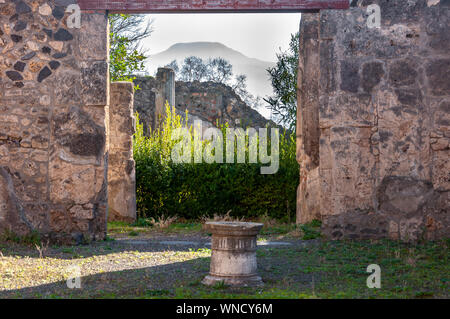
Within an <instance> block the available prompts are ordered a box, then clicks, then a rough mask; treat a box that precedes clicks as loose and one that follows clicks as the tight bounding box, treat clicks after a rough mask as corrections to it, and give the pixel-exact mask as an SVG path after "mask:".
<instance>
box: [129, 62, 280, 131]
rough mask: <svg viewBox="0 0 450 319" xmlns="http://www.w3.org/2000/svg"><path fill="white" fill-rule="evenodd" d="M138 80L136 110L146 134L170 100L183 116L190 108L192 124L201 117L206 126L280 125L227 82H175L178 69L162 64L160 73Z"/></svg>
mask: <svg viewBox="0 0 450 319" xmlns="http://www.w3.org/2000/svg"><path fill="white" fill-rule="evenodd" d="M134 83H135V85H137V86H139V88H140V89H139V90H136V91H135V95H134V110H135V111H137V112H138V113H139V119H140V121H141V123H142V124H143V127H144V133H145V134H148V133H149V129H150V128H153V129H154V128H155V127H157V126H158V124H159V123H160V121H161V119H162V118H163V117H164V114H165V104H166V102H168V103H169V105H171V106H175V107H176V110H177V113H178V114H179V115H181V116H182V117H184V116H185V114H186V111H188V125H194V121H195V120H201V121H202V122H203V123H202V124H203V128H204V129H206V128H208V127H212V126H215V124H216V121H219V123H229V124H230V126H231V127H235V126H239V127H242V126H250V127H254V128H258V127H266V125H269V126H270V127H277V125H276V124H275V123H274V122H273V121H270V120H267V119H265V118H264V117H263V116H262V115H261V114H259V113H258V112H257V111H255V110H254V109H252V108H251V107H250V106H248V105H247V104H246V103H245V102H244V101H242V99H241V98H240V97H239V96H238V95H237V94H236V93H235V92H234V91H233V89H232V88H231V87H230V86H228V85H225V84H221V83H215V82H199V81H194V82H183V81H176V82H175V73H174V71H173V70H172V69H170V68H159V69H158V72H157V75H156V77H137V78H136V79H135V80H134Z"/></svg>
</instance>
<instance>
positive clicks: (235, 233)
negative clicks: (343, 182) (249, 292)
mask: <svg viewBox="0 0 450 319" xmlns="http://www.w3.org/2000/svg"><path fill="white" fill-rule="evenodd" d="M262 226H263V225H262V224H257V223H240V222H207V223H206V224H205V229H206V230H207V231H209V232H211V233H212V243H211V249H212V256H211V268H210V273H209V275H208V276H206V277H205V279H203V281H202V283H203V284H205V285H209V286H211V285H214V284H216V283H218V282H222V281H223V282H224V283H225V284H226V285H230V286H236V287H248V286H262V285H263V282H262V280H261V277H259V276H258V274H257V263H256V235H257V234H258V233H259V231H260V230H261V228H262Z"/></svg>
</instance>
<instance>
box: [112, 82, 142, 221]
mask: <svg viewBox="0 0 450 319" xmlns="http://www.w3.org/2000/svg"><path fill="white" fill-rule="evenodd" d="M133 95H134V88H133V83H130V82H118V83H112V84H111V103H110V106H109V123H110V125H109V152H108V220H109V221H125V222H134V221H136V175H135V169H134V166H135V165H134V160H133V134H134V132H135V129H136V123H135V119H134V115H133V114H134V112H133Z"/></svg>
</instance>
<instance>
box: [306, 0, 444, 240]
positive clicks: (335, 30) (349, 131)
mask: <svg viewBox="0 0 450 319" xmlns="http://www.w3.org/2000/svg"><path fill="white" fill-rule="evenodd" d="M374 3H375V4H378V5H379V6H380V8H381V28H368V26H367V19H368V16H369V15H368V14H367V13H366V10H367V6H368V5H370V4H374ZM449 5H450V4H449V2H448V1H444V0H441V1H438V0H433V1H431V0H428V1H427V0H408V1H407V0H398V1H387V0H378V1H376V0H373V1H372V0H371V1H353V2H352V5H351V9H350V10H349V11H331V10H324V11H321V13H320V14H311V15H304V16H303V17H304V19H302V24H301V32H302V39H301V41H300V42H301V43H300V45H301V48H300V51H301V58H300V70H301V72H300V73H301V74H300V81H299V83H301V85H299V86H300V88H299V130H298V134H299V136H298V141H299V147H298V158H299V160H300V163H301V165H302V176H301V184H300V187H299V199H301V200H303V202H301V201H300V202H299V205H298V221H302V222H306V221H309V220H311V219H313V218H316V217H319V218H320V219H322V220H323V230H324V232H325V234H326V235H327V237H329V238H333V239H341V238H353V239H364V238H383V237H389V238H393V239H402V240H418V239H421V238H425V239H436V238H443V237H446V236H448V235H449V234H450V228H449V227H450V212H449V210H450V161H449V157H450V156H449V155H450V149H449V140H450V56H449V52H450V33H449V32H448V26H449V25H450V8H449ZM317 199H319V200H318V202H319V204H317ZM310 207H312V209H309V208H310Z"/></svg>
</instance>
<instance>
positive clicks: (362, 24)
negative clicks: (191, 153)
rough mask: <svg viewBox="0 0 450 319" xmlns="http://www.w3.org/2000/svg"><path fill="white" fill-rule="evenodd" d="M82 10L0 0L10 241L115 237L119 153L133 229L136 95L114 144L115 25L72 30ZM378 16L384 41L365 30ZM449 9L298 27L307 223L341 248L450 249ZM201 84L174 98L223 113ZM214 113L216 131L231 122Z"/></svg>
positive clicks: (99, 14) (409, 5)
mask: <svg viewBox="0 0 450 319" xmlns="http://www.w3.org/2000/svg"><path fill="white" fill-rule="evenodd" d="M76 2H77V1H76V0H0V232H4V231H6V230H8V231H11V232H14V233H16V234H17V235H25V234H29V233H31V232H38V233H40V234H41V235H42V236H43V238H44V239H45V238H48V239H51V240H54V241H65V242H78V243H80V242H83V241H85V240H99V239H104V238H105V236H106V220H107V210H108V192H110V193H111V194H113V193H114V191H113V190H111V188H109V187H108V152H109V151H110V152H111V156H110V157H109V162H110V163H111V166H110V167H109V170H110V171H111V172H113V173H114V172H115V173H114V174H116V176H117V177H120V178H122V181H121V182H119V183H117V185H119V186H118V191H117V193H114V194H115V195H114V197H116V196H117V198H122V199H123V201H124V203H123V204H124V206H122V207H121V208H120V206H119V205H118V204H117V202H115V201H114V200H111V201H110V204H111V208H112V209H114V210H115V211H117V212H118V214H116V215H120V216H122V217H123V216H125V218H128V217H130V216H132V214H130V212H132V211H133V203H132V201H133V199H132V196H134V194H130V193H128V194H125V193H126V192H133V183H134V169H133V168H132V166H133V162H132V151H131V149H130V148H129V146H130V141H131V137H130V136H128V137H126V136H125V135H126V134H130V135H131V133H132V122H133V119H132V114H130V109H131V108H130V103H132V102H131V101H132V96H131V95H132V94H131V87H129V85H128V86H127V85H126V84H117V85H114V86H113V92H112V94H113V99H114V104H113V106H112V110H111V118H112V121H114V123H113V125H116V126H115V128H114V130H113V132H115V133H114V134H109V124H110V119H109V117H110V114H109V89H110V85H109V78H108V73H109V72H108V21H107V15H106V12H105V11H84V12H82V20H81V28H79V29H77V28H73V29H71V28H69V27H68V25H67V19H68V16H69V15H70V13H66V12H65V8H66V7H67V6H68V5H69V4H72V3H76ZM119 2H120V3H121V4H122V5H124V2H122V1H118V3H119ZM81 3H82V4H85V5H86V4H87V3H88V2H87V1H83V2H80V4H81ZM102 3H103V2H102ZM105 3H106V2H105ZM109 3H110V2H108V5H109ZM111 3H113V2H111ZM114 3H115V2H114ZM130 3H132V4H133V3H134V4H136V3H137V2H133V1H130ZM323 3H324V4H325V2H323ZM329 3H332V1H330V2H329ZM333 3H336V1H333ZM339 3H340V2H339ZM91 4H92V3H91ZM370 4H378V5H379V6H380V8H381V28H372V29H369V28H368V26H367V19H368V16H369V14H368V13H367V11H366V10H367V7H368V6H369V5H370ZM92 5H94V4H92ZM449 6H450V2H449V1H448V0H396V1H392V0H391V1H388V0H370V1H368V0H360V1H356V0H354V1H352V2H351V8H350V10H321V11H320V13H305V14H303V15H302V23H301V39H300V45H301V47H300V61H299V92H298V97H299V99H298V101H299V106H298V119H299V120H298V130H297V132H298V145H297V149H298V154H297V155H298V160H299V163H300V164H301V178H300V186H299V189H298V215H297V222H308V221H310V220H312V219H316V218H317V219H320V220H322V221H323V232H324V234H325V235H326V236H327V237H328V238H331V239H342V238H353V239H366V238H385V237H389V238H393V239H401V240H418V239H422V238H424V239H429V240H432V239H438V238H446V237H448V236H449V234H450V217H449V216H450V215H449V207H450V197H449V196H450V162H449V160H448V159H449V153H450V149H449V140H450V129H449V124H450V96H449V92H450V74H449V73H450V67H449V66H450V57H449V49H450V47H449V46H450V33H449V32H448V26H449V25H450V21H449V16H450V13H449V10H450V8H449ZM280 36H285V35H280ZM196 86H197V84H192V85H191V86H187V88H186V89H178V92H183V94H186V99H187V100H186V105H187V104H188V103H194V105H193V106H195V103H197V101H206V100H209V99H210V98H211V101H212V100H214V99H213V98H212V97H213V95H211V92H210V91H209V90H208V91H207V92H203V93H202V91H201V90H200V88H197V87H196ZM211 89H212V90H217V91H219V89H218V88H213V87H211ZM175 90H177V88H175ZM197 90H198V91H197ZM205 93H207V94H206V95H205ZM202 94H203V95H202ZM215 101H216V103H217V104H216V108H212V109H211V110H207V111H206V114H207V115H208V116H209V117H211V118H212V119H215V118H217V117H218V116H217V115H214V114H213V110H216V111H218V110H221V108H218V107H217V105H226V110H225V111H226V112H223V111H222V117H227V116H228V115H230V114H231V115H232V114H234V113H233V112H234V110H235V106H236V105H237V104H230V103H225V104H223V101H222V102H220V99H219V98H218V100H215ZM179 103H180V102H176V104H179ZM183 103H184V102H183ZM202 103H203V102H202ZM221 103H222V104H221ZM230 105H231V106H232V107H231V108H230V110H228V106H230ZM230 112H231V113H230ZM192 113H194V112H192ZM121 114H122V115H123V116H124V117H125V118H123V119H122V120H121V121H120V120H117V121H118V122H117V123H116V122H115V121H116V118H117V116H119V117H120V116H121ZM233 116H234V115H233ZM238 116H239V115H238ZM230 118H231V119H234V117H232V116H230ZM122 124H123V127H122ZM119 133H120V134H119ZM122 133H123V134H124V135H123V134H122ZM116 138H117V140H115V139H116ZM122 142H123V143H122ZM121 143H122V144H121ZM110 144H111V149H110ZM121 151H123V152H121ZM120 153H121V154H120ZM119 154H120V155H119ZM115 165H117V166H115ZM122 169H123V173H122V174H121V173H120V171H121V170H122ZM111 181H112V182H113V181H114V179H113V178H111ZM116 181H117V180H116ZM113 186H114V184H113V183H111V187H113ZM108 188H109V191H108ZM121 192H122V193H121ZM114 205H115V206H114ZM113 215H114V214H112V215H111V216H113ZM119 218H120V217H119Z"/></svg>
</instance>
